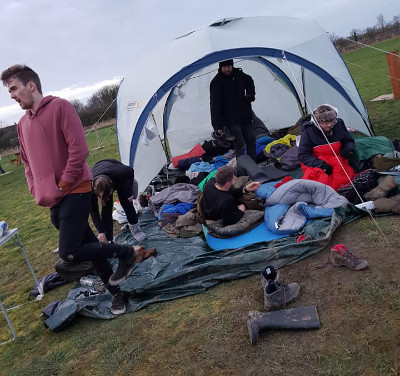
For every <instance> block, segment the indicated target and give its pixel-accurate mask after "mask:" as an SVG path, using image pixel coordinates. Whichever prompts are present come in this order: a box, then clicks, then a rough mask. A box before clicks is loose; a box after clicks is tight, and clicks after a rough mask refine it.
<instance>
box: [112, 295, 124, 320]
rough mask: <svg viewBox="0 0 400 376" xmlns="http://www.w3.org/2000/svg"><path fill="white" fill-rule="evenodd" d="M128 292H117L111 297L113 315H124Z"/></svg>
mask: <svg viewBox="0 0 400 376" xmlns="http://www.w3.org/2000/svg"><path fill="white" fill-rule="evenodd" d="M125 300H126V294H125V293H124V292H122V291H120V292H117V293H116V294H115V295H113V296H112V297H111V313H112V314H113V315H122V314H123V313H125V311H126V304H125Z"/></svg>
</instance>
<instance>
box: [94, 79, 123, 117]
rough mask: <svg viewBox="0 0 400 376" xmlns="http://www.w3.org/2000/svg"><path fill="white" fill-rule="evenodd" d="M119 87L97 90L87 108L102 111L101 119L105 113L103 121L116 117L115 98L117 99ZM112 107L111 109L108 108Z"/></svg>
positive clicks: (105, 87)
mask: <svg viewBox="0 0 400 376" xmlns="http://www.w3.org/2000/svg"><path fill="white" fill-rule="evenodd" d="M117 93H118V85H110V86H104V87H102V88H101V89H99V90H97V91H96V92H95V93H94V94H93V95H92V96H91V97H90V99H89V100H88V104H87V107H88V108H89V109H98V110H100V112H101V113H100V115H99V117H100V116H101V115H102V114H103V113H104V112H105V113H104V115H103V119H109V118H113V117H115V114H116V109H117V104H116V102H115V98H117ZM108 107H110V108H108Z"/></svg>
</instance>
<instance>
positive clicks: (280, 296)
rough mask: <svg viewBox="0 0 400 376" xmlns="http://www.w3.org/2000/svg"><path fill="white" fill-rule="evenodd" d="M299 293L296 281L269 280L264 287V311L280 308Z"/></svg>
mask: <svg viewBox="0 0 400 376" xmlns="http://www.w3.org/2000/svg"><path fill="white" fill-rule="evenodd" d="M299 294H300V285H299V284H298V283H289V284H285V283H279V282H274V281H272V280H270V281H269V282H268V285H267V286H265V289H264V309H265V310H266V311H270V310H274V309H278V308H282V307H284V306H286V304H288V303H290V302H292V301H293V300H295V299H296V298H297V297H298V296H299Z"/></svg>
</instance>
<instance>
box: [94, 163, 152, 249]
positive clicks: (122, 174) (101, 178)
mask: <svg viewBox="0 0 400 376" xmlns="http://www.w3.org/2000/svg"><path fill="white" fill-rule="evenodd" d="M92 174H93V194H92V206H91V210H90V215H91V217H92V220H93V224H94V226H95V227H96V229H97V231H98V233H99V234H98V236H97V238H98V239H99V241H100V242H103V243H105V242H112V240H113V219H112V210H113V193H114V191H116V192H117V195H118V198H119V202H120V204H121V206H122V208H123V209H124V211H125V214H126V217H127V219H128V225H129V229H130V230H131V233H132V235H133V237H134V239H135V240H137V241H138V242H141V241H143V240H145V239H146V234H145V233H144V232H143V231H142V230H141V228H140V225H139V223H138V216H137V213H136V210H135V208H134V207H133V205H132V200H133V182H134V170H133V168H131V167H129V166H125V165H124V164H122V163H121V162H119V161H117V160H115V159H104V160H102V161H99V162H97V163H96V164H95V165H94V166H93V167H92ZM98 200H99V201H100V202H101V206H102V210H101V216H100V214H99V205H98V203H97V201H98Z"/></svg>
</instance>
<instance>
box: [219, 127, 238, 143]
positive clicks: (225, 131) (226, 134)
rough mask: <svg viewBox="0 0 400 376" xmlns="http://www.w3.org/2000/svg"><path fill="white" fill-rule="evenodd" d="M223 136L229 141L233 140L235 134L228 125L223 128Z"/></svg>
mask: <svg viewBox="0 0 400 376" xmlns="http://www.w3.org/2000/svg"><path fill="white" fill-rule="evenodd" d="M222 134H223V138H225V140H228V141H233V140H234V139H235V136H234V135H233V134H232V133H231V132H230V131H229V129H228V127H224V129H223V130H222Z"/></svg>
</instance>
